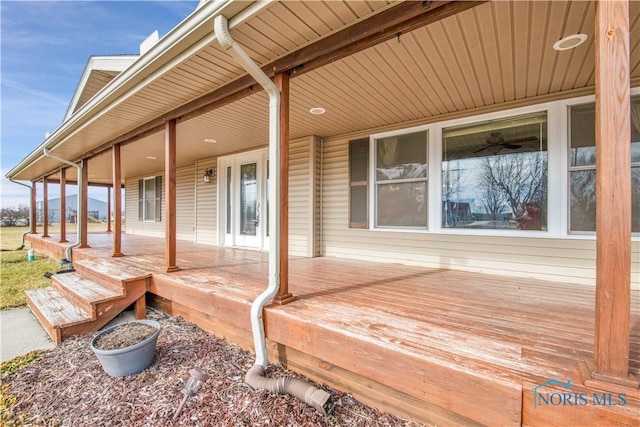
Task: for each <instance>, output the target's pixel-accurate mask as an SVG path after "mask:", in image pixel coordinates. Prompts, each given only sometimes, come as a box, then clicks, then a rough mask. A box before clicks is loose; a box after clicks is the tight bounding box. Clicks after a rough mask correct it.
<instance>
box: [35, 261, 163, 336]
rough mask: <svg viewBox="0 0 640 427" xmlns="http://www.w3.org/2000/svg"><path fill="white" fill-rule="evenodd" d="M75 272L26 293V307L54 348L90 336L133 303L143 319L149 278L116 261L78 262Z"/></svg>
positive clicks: (57, 277) (57, 275)
mask: <svg viewBox="0 0 640 427" xmlns="http://www.w3.org/2000/svg"><path fill="white" fill-rule="evenodd" d="M74 267H75V270H76V271H75V272H72V273H59V274H54V275H52V276H51V281H52V283H51V286H50V287H48V288H43V289H34V290H29V291H27V305H28V306H29V308H30V309H31V311H32V312H33V313H34V314H35V316H36V317H37V318H38V320H39V321H40V323H41V324H42V326H43V327H44V329H45V330H46V331H47V333H48V334H49V335H50V336H51V339H53V341H54V342H55V343H56V344H60V343H61V342H62V340H63V339H65V338H68V337H70V336H72V335H75V334H81V333H87V332H93V331H97V330H98V329H100V328H101V327H102V326H104V325H105V324H107V323H108V322H109V321H110V320H111V319H113V318H114V317H116V316H117V315H118V314H120V313H121V312H122V311H123V310H124V309H126V308H127V307H128V306H130V305H131V304H133V303H135V304H136V305H135V313H136V318H142V317H144V313H145V301H144V300H145V294H146V292H147V289H148V286H149V279H150V277H151V275H150V274H148V273H145V272H144V271H143V270H139V269H136V268H131V267H129V266H127V268H122V265H119V264H118V262H117V261H116V260H89V259H86V260H79V261H76V262H74Z"/></svg>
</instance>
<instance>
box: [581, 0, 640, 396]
mask: <svg viewBox="0 0 640 427" xmlns="http://www.w3.org/2000/svg"><path fill="white" fill-rule="evenodd" d="M595 45H596V48H595V56H596V165H597V166H596V167H597V174H596V197H597V200H598V203H597V205H596V309H595V313H596V314H595V317H596V318H595V343H594V352H593V353H594V363H589V362H588V363H587V367H588V369H587V370H586V372H587V374H588V376H587V378H586V379H585V384H586V385H588V386H591V387H596V388H601V389H605V390H620V386H623V387H630V388H638V380H637V378H635V377H633V376H631V375H630V374H629V343H630V335H629V332H630V327H629V321H630V293H631V290H630V276H631V163H630V161H631V160H630V141H631V135H630V129H631V127H630V103H629V102H630V98H629V85H630V81H629V79H630V77H629V3H628V0H607V1H598V2H597V3H596V19H595ZM583 372H585V370H584V369H583ZM589 374H590V375H589Z"/></svg>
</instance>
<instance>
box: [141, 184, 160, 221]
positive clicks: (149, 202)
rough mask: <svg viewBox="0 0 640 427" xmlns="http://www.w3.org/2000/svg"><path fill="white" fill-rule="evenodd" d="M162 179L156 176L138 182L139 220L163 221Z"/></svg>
mask: <svg viewBox="0 0 640 427" xmlns="http://www.w3.org/2000/svg"><path fill="white" fill-rule="evenodd" d="M161 210H162V177H161V176H156V177H152V178H145V179H141V180H139V181H138V220H139V221H155V222H159V221H160V220H161V216H160V213H161Z"/></svg>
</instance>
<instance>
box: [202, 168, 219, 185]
mask: <svg viewBox="0 0 640 427" xmlns="http://www.w3.org/2000/svg"><path fill="white" fill-rule="evenodd" d="M215 177H216V170H215V169H213V168H209V169H205V171H204V176H203V177H202V180H203V181H204V182H205V183H207V184H208V183H210V182H211V180H212V178H215Z"/></svg>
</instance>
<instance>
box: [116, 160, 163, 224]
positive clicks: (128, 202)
mask: <svg viewBox="0 0 640 427" xmlns="http://www.w3.org/2000/svg"><path fill="white" fill-rule="evenodd" d="M155 176H162V208H161V212H160V215H161V219H162V221H158V222H145V221H139V220H138V181H139V180H141V179H144V178H149V176H138V177H134V178H131V179H127V180H126V182H125V202H124V204H125V222H126V227H125V228H126V233H127V234H139V235H141V236H152V237H164V235H165V218H166V211H165V184H166V182H165V181H166V180H165V177H164V174H163V173H162V172H160V171H159V172H157V173H156V175H155Z"/></svg>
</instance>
